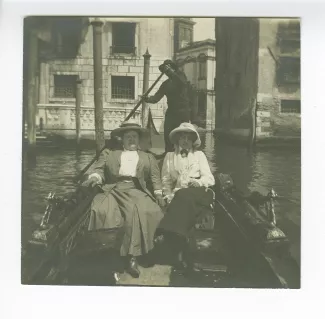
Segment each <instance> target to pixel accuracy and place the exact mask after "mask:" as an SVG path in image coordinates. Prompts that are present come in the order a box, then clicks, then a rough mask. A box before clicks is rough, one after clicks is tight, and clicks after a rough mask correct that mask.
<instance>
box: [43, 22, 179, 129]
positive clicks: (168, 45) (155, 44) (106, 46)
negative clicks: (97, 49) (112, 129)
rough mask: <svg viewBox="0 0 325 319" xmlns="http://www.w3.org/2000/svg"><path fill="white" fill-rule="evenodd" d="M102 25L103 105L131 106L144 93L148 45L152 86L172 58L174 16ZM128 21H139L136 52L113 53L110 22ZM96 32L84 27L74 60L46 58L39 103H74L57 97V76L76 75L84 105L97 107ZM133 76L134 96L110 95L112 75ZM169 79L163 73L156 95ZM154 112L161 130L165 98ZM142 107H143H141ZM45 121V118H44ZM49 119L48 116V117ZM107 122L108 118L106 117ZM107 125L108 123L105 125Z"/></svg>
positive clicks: (114, 106) (89, 27)
mask: <svg viewBox="0 0 325 319" xmlns="http://www.w3.org/2000/svg"><path fill="white" fill-rule="evenodd" d="M103 20H104V26H103V38H102V46H103V54H102V56H103V60H102V64H103V107H104V109H109V108H120V109H124V108H127V109H130V108H132V107H134V106H135V104H136V103H137V102H138V100H139V98H140V95H142V94H143V91H142V90H143V65H144V59H143V54H144V53H145V51H146V49H147V48H148V50H149V53H150V54H151V59H150V71H149V87H150V85H152V84H153V83H154V81H155V80H156V79H157V77H158V76H159V75H160V71H159V69H158V66H159V65H160V64H161V63H163V61H164V60H165V59H167V58H171V57H172V52H173V37H172V33H171V32H170V30H173V23H172V22H173V19H169V18H155V19H150V18H133V19H131V18H104V19H103ZM114 21H115V22H117V21H125V22H135V23H136V36H135V45H136V47H137V50H136V54H135V56H134V55H121V54H120V55H116V54H114V55H112V54H111V51H110V47H111V45H112V28H111V22H114ZM92 46H93V33H92V26H91V25H87V26H86V29H85V30H83V40H82V43H81V45H80V48H79V52H78V56H77V57H76V58H74V59H62V58H55V57H53V58H51V59H48V60H45V61H44V60H43V61H42V62H43V71H41V80H40V84H41V85H40V87H41V91H40V92H42V93H40V104H42V105H43V107H44V105H47V104H58V105H74V104H75V99H74V98H71V99H69V98H55V97H54V75H56V74H57V75H77V76H78V77H79V78H80V79H81V80H82V87H81V107H85V108H89V107H90V108H94V72H93V56H92V54H93V47H92ZM114 75H119V76H134V77H135V92H134V93H135V94H134V95H135V99H134V100H123V99H112V98H111V77H112V76H114ZM164 80H166V77H165V76H164V77H163V78H162V79H161V80H160V82H159V83H158V84H157V85H156V87H155V88H154V89H153V90H152V92H151V94H154V93H155V92H156V91H157V89H158V88H159V86H160V85H161V83H162V82H163V81H164ZM150 108H151V110H152V115H153V119H154V122H155V124H156V127H157V129H158V130H159V131H162V129H163V118H164V111H165V110H166V108H167V101H166V99H165V98H163V99H162V100H161V101H160V102H159V103H157V104H151V105H150ZM139 110H141V107H140V108H139ZM43 120H44V119H43ZM45 120H46V119H45ZM104 121H106V119H104ZM104 126H105V124H104Z"/></svg>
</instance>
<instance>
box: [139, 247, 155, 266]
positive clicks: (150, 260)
mask: <svg viewBox="0 0 325 319" xmlns="http://www.w3.org/2000/svg"><path fill="white" fill-rule="evenodd" d="M155 259H156V254H155V251H150V252H149V253H148V254H146V255H144V256H141V258H139V260H138V261H139V265H140V266H142V267H143V268H151V267H153V266H154V265H155V263H156V260H155Z"/></svg>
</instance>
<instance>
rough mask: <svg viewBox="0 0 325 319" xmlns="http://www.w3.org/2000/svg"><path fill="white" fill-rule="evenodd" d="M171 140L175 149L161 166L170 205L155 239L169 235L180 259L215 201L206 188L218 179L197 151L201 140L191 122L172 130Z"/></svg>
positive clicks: (164, 191)
mask: <svg viewBox="0 0 325 319" xmlns="http://www.w3.org/2000/svg"><path fill="white" fill-rule="evenodd" d="M169 139H170V141H171V142H172V143H173V144H174V145H175V151H174V152H170V153H167V154H166V157H165V159H164V163H163V167H162V184H163V194H164V197H165V199H166V200H167V202H168V203H169V205H168V207H167V212H166V214H165V215H164V217H163V219H162V220H161V222H160V224H159V226H158V229H157V233H156V235H157V237H156V242H159V241H162V240H164V239H168V238H169V239H170V240H171V244H172V247H174V248H176V252H177V255H178V259H179V261H181V259H182V248H183V245H184V244H185V243H186V240H187V237H188V233H189V231H190V230H191V229H192V228H193V227H194V225H195V222H196V219H197V217H198V215H199V214H200V213H201V212H202V210H203V209H206V208H208V209H209V207H210V205H211V203H212V201H213V195H212V192H207V191H206V188H207V187H210V186H213V185H214V184H215V179H214V177H213V175H212V173H211V170H210V167H209V163H208V160H207V158H206V156H205V154H204V153H203V152H202V151H199V150H198V147H200V145H201V140H200V136H199V134H198V132H197V131H196V129H195V127H194V126H193V125H192V124H190V123H182V124H181V125H180V126H179V127H178V128H176V129H174V130H173V131H171V133H170V135H169Z"/></svg>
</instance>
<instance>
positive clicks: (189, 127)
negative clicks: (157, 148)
mask: <svg viewBox="0 0 325 319" xmlns="http://www.w3.org/2000/svg"><path fill="white" fill-rule="evenodd" d="M180 132H188V133H195V135H196V139H195V141H194V142H193V148H197V147H200V145H201V139H200V135H199V133H198V132H197V130H196V129H195V126H194V125H193V124H191V123H182V124H181V125H180V126H179V127H177V128H175V129H173V130H172V131H171V132H170V133H169V140H170V141H171V142H172V143H173V144H177V143H178V140H177V138H176V137H177V133H180Z"/></svg>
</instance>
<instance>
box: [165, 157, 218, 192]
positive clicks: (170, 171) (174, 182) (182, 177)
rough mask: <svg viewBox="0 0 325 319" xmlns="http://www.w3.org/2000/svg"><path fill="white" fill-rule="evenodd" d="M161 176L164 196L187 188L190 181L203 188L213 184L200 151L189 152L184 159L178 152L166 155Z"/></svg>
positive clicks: (213, 181) (208, 168) (205, 159)
mask: <svg viewBox="0 0 325 319" xmlns="http://www.w3.org/2000/svg"><path fill="white" fill-rule="evenodd" d="M161 174H162V183H163V192H164V194H166V195H168V194H172V193H174V192H176V191H177V190H179V189H180V188H186V187H188V182H189V181H190V180H191V179H195V180H196V181H197V182H198V183H199V184H200V186H204V187H209V186H213V185H214V184H215V180H214V177H213V175H212V173H211V170H210V166H209V163H208V160H207V158H206V156H205V154H204V153H203V152H202V151H192V152H189V153H188V156H187V157H185V158H183V157H182V156H181V155H180V154H179V153H178V152H177V153H175V152H170V153H167V154H166V156H165V159H164V163H163V167H162V172H161Z"/></svg>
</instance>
